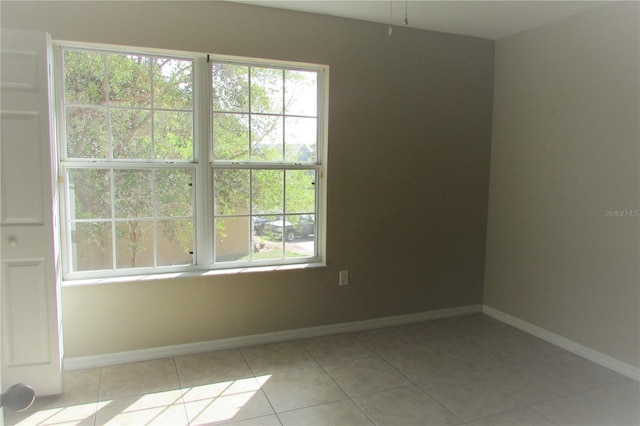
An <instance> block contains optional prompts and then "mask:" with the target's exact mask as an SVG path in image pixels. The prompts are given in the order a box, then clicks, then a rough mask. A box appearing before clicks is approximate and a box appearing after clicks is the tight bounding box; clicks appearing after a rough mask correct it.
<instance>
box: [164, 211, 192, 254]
mask: <svg viewBox="0 0 640 426" xmlns="http://www.w3.org/2000/svg"><path fill="white" fill-rule="evenodd" d="M157 235H158V241H157V246H158V266H169V265H191V264H193V254H191V253H192V252H193V221H192V220H191V219H176V220H163V221H159V222H158V232H157Z"/></svg>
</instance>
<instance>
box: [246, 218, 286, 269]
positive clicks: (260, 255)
mask: <svg viewBox="0 0 640 426" xmlns="http://www.w3.org/2000/svg"><path fill="white" fill-rule="evenodd" d="M260 218H263V219H264V220H265V221H264V222H263V223H262V224H260V226H258V227H257V228H258V229H260V231H257V230H256V231H255V232H254V233H253V244H252V247H253V254H252V255H251V260H254V261H256V260H265V259H282V258H283V257H284V256H283V251H282V248H283V246H282V232H281V226H282V216H279V217H277V216H260ZM255 228H256V222H254V229H255Z"/></svg>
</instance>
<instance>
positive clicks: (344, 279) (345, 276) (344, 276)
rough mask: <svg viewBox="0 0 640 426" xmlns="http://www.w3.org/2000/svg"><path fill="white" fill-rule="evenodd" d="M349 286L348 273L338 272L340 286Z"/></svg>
mask: <svg viewBox="0 0 640 426" xmlns="http://www.w3.org/2000/svg"><path fill="white" fill-rule="evenodd" d="M347 284H349V271H340V285H347Z"/></svg>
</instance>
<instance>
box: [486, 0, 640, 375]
mask: <svg viewBox="0 0 640 426" xmlns="http://www.w3.org/2000/svg"><path fill="white" fill-rule="evenodd" d="M639 6H640V4H639V3H637V2H628V3H625V4H609V5H606V6H603V7H601V8H598V9H595V10H592V11H589V12H585V13H583V14H580V15H576V16H574V17H571V18H568V19H564V20H562V21H559V22H556V23H552V24H550V25H546V26H544V27H541V28H538V29H534V30H531V31H528V32H525V33H521V34H519V35H515V36H512V37H509V38H506V39H502V40H499V41H498V42H497V43H496V65H495V95H494V118H493V140H492V150H491V184H490V196H489V220H488V228H487V229H488V230H487V263H486V276H485V292H484V303H485V304H486V305H489V306H491V307H493V308H496V309H498V310H500V311H502V312H505V313H507V314H510V315H512V316H515V317H517V318H520V319H522V320H525V321H528V322H529V323H532V324H534V325H536V326H538V327H541V328H543V329H546V330H548V331H551V332H553V333H555V334H558V335H560V336H562V337H565V338H567V339H570V340H573V341H575V342H577V343H579V344H582V345H584V346H586V347H588V348H591V349H594V350H596V351H599V352H601V353H604V354H607V355H609V356H612V357H614V358H616V359H618V360H620V361H623V362H625V363H628V364H630V365H632V366H635V367H638V366H639V365H640V364H639V360H640V353H639V350H640V341H639V339H640V315H639V312H638V306H639V302H640V273H639V260H640V251H639V244H640V226H639V224H640V218H639V217H637V216H635V215H637V212H638V209H640V202H639V188H640V175H639V170H640V164H639V161H640V152H639V149H638V148H639V141H640V130H639V124H638V123H639V117H640V102H639V97H640V84H639V79H640V69H639V68H640V67H639V63H640V62H639V61H640V58H639V56H638V55H639V51H640V46H639V41H638V40H639V35H640V28H639V24H638V17H639V16H640V10H639ZM625 210H626V211H627V212H626V213H625ZM616 211H618V212H622V213H621V214H622V216H615V214H617V213H615V212H616Z"/></svg>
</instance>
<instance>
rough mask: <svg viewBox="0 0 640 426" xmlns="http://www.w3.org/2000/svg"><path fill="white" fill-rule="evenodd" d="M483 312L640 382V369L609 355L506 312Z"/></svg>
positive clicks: (484, 308)
mask: <svg viewBox="0 0 640 426" xmlns="http://www.w3.org/2000/svg"><path fill="white" fill-rule="evenodd" d="M482 312H483V313H485V314H486V315H489V316H490V317H493V318H495V319H497V320H498V321H502V322H504V323H505V324H508V325H510V326H513V327H515V328H517V329H519V330H522V331H524V332H525V333H529V334H531V335H534V336H536V337H539V338H540V339H542V340H545V341H547V342H549V343H551V344H553V345H556V346H558V347H560V348H562V349H565V350H567V351H569V352H572V353H574V354H576V355H578V356H581V357H582V358H585V359H588V360H589V361H592V362H594V363H596V364H598V365H601V366H603V367H606V368H608V369H610V370H613V371H615V372H617V373H620V374H622V375H624V376H627V377H629V378H631V379H634V380H638V381H640V368H636V367H634V366H632V365H629V364H627V363H624V362H622V361H620V360H617V359H615V358H613V357H610V356H609V355H605V354H603V353H601V352H598V351H595V350H593V349H590V348H588V347H586V346H583V345H581V344H579V343H576V342H574V341H573V340H569V339H567V338H565V337H562V336H559V335H557V334H554V333H552V332H550V331H547V330H545V329H543V328H540V327H538V326H536V325H533V324H531V323H528V322H526V321H523V320H521V319H519V318H516V317H514V316H511V315H509V314H505V313H504V312H502V311H499V310H497V309H494V308H492V307H490V306H487V305H484V306H483V308H482Z"/></svg>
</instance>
